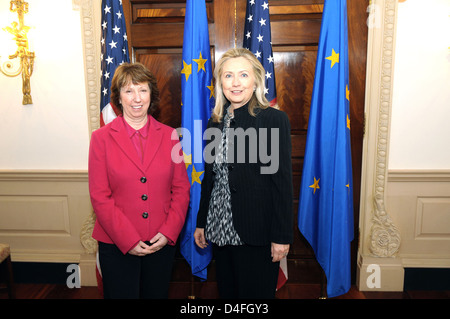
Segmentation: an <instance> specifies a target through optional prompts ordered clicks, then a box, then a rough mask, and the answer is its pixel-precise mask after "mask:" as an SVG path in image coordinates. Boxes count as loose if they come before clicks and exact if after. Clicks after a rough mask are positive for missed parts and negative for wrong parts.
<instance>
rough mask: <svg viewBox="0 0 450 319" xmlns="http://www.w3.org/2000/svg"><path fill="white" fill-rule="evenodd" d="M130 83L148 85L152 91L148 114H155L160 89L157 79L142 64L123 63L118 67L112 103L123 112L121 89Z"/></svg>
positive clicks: (112, 90) (113, 84)
mask: <svg viewBox="0 0 450 319" xmlns="http://www.w3.org/2000/svg"><path fill="white" fill-rule="evenodd" d="M130 83H133V84H137V83H147V84H148V87H149V89H150V94H151V95H150V107H149V108H148V110H147V113H148V114H153V113H154V111H155V110H156V109H158V106H159V89H158V86H157V83H156V77H155V76H154V75H153V74H152V73H151V72H150V71H149V70H148V69H147V68H146V67H145V66H144V65H143V64H141V63H139V62H137V63H123V64H121V65H120V66H118V67H117V69H116V71H115V72H114V76H113V79H112V82H111V103H112V104H114V106H116V107H117V108H118V109H119V110H120V111H121V112H123V107H122V104H121V103H120V89H121V88H122V87H124V86H126V85H128V84H130Z"/></svg>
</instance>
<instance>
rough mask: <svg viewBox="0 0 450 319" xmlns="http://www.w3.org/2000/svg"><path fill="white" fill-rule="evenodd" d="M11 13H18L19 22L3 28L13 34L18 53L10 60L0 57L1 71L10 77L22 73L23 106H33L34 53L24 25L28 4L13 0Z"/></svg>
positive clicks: (27, 28) (11, 56)
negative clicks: (31, 82) (31, 85)
mask: <svg viewBox="0 0 450 319" xmlns="http://www.w3.org/2000/svg"><path fill="white" fill-rule="evenodd" d="M9 10H10V11H11V12H13V13H14V12H17V15H18V16H19V22H16V21H14V22H12V23H11V26H10V27H5V28H3V30H4V31H7V32H9V33H11V34H12V35H13V36H14V40H15V41H16V44H17V51H16V52H15V53H14V54H12V55H9V56H8V58H2V57H1V56H0V71H1V72H2V73H3V74H5V75H7V76H10V77H14V76H17V75H19V74H21V73H22V93H23V101H22V104H23V105H26V104H33V100H32V99H31V87H30V78H31V74H33V67H34V57H35V55H34V52H31V51H30V48H29V43H28V31H29V30H30V27H29V26H26V25H25V24H24V15H25V13H28V2H25V1H22V0H12V1H11V2H10V8H9Z"/></svg>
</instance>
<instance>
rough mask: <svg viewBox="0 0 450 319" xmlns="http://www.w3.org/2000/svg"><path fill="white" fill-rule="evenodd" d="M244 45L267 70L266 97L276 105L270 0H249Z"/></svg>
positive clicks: (271, 103)
mask: <svg viewBox="0 0 450 319" xmlns="http://www.w3.org/2000/svg"><path fill="white" fill-rule="evenodd" d="M243 47H244V48H246V49H248V50H250V51H252V52H253V54H254V55H255V56H256V57H257V58H258V60H259V61H260V62H261V64H262V65H263V67H264V70H266V98H267V100H268V101H269V102H270V105H271V106H273V105H275V104H276V103H277V92H276V87H275V67H274V59H273V53H272V41H271V33H270V18H269V1H268V0H247V13H246V14H245V27H244V44H243Z"/></svg>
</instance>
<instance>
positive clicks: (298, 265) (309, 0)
mask: <svg viewBox="0 0 450 319" xmlns="http://www.w3.org/2000/svg"><path fill="white" fill-rule="evenodd" d="M323 3H324V0H271V1H270V14H271V29H272V44H273V51H274V58H275V77H276V85H277V97H278V103H279V105H280V108H281V109H282V110H283V111H285V112H286V113H287V114H288V116H289V119H290V122H291V128H292V131H291V134H292V150H293V152H292V167H293V173H294V176H293V184H294V198H293V203H294V210H293V212H292V213H293V215H294V220H295V225H294V234H295V239H294V243H293V245H292V246H291V250H290V253H289V255H288V270H289V281H288V285H289V284H292V285H295V284H299V283H319V282H320V280H321V276H322V271H321V269H320V267H319V266H318V264H317V262H316V261H315V258H314V254H313V252H312V250H311V248H310V246H309V244H308V243H307V242H306V241H305V239H304V238H303V236H302V235H301V234H300V232H299V231H298V228H297V226H296V224H297V223H296V221H297V207H298V195H299V189H300V181H301V174H302V166H303V157H304V149H305V143H306V132H307V128H308V119H309V108H310V102H311V94H312V89H313V83H314V72H315V63H316V55H317V49H318V47H317V46H318V41H319V35H320V26H321V18H322V11H323ZM123 4H124V11H125V16H126V19H127V30H128V39H129V46H130V50H132V51H130V52H134V56H135V59H136V61H139V62H142V63H143V64H145V65H146V66H147V67H148V68H149V69H150V70H151V71H152V72H153V73H154V74H155V75H156V77H157V79H158V86H159V88H160V91H161V107H160V109H159V112H158V114H156V115H155V116H156V117H157V118H158V120H160V121H162V122H163V123H166V124H168V125H170V126H172V127H179V126H180V125H181V109H180V104H181V73H180V71H181V65H182V47H183V31H184V14H185V4H186V1H182V0H179V1H176V0H175V1H174V0H171V1H169V0H153V1H152V0H124V1H123ZM206 5H207V15H208V24H209V33H210V34H209V36H210V45H211V52H212V57H213V60H214V61H213V65H214V64H215V62H216V61H217V60H218V59H219V58H220V56H221V55H222V54H223V53H224V52H225V51H226V50H228V49H229V48H232V47H234V46H237V47H241V46H242V42H243V33H244V19H245V10H246V0H207V1H206ZM368 5H369V0H357V1H356V0H348V18H349V60H350V92H351V93H350V96H351V97H350V110H351V120H352V124H351V135H352V156H353V170H354V172H353V176H354V182H353V183H354V206H355V240H354V242H353V246H352V249H353V251H352V258H353V263H352V266H353V277H355V269H356V267H355V266H356V249H357V239H358V234H357V229H358V227H357V226H358V217H359V190H360V179H361V158H362V156H361V152H362V138H363V123H364V91H365V67H366V46H367V27H366V19H367V12H366V8H367V6H368ZM214 281H215V267H214V262H213V263H212V264H211V266H210V268H209V272H208V281H207V283H201V282H199V281H198V279H196V278H194V279H193V278H192V276H191V275H190V269H189V266H188V265H187V263H186V261H185V260H184V259H183V258H182V257H181V255H180V254H179V253H178V255H177V259H176V263H175V268H174V276H173V279H172V282H173V285H172V286H173V287H175V286H177V287H182V286H183V287H186V285H191V284H192V283H194V284H193V286H192V287H194V286H195V291H196V293H199V294H201V295H204V294H205V293H207V294H209V295H210V296H215V294H216V293H217V292H216V286H215V284H214ZM286 289H287V288H286ZM280 293H282V292H280Z"/></svg>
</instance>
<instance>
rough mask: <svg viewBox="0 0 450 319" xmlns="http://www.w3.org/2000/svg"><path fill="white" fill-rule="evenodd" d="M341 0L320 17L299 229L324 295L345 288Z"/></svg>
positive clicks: (348, 180)
mask: <svg viewBox="0 0 450 319" xmlns="http://www.w3.org/2000/svg"><path fill="white" fill-rule="evenodd" d="M349 95H350V92H349V89H348V39H347V3H346V0H326V1H325V5H324V10H323V16H322V27H321V31H320V38H319V50H318V54H317V61H316V73H315V79H314V87H313V94H312V99H311V110H310V116H309V124H308V132H307V139H306V150H305V159H304V163H303V175H302V183H301V188H300V197H299V209H298V227H299V229H300V232H301V233H302V234H303V235H304V236H305V238H306V239H307V240H308V242H309V243H310V245H311V247H312V248H313V249H314V252H315V255H316V258H317V261H318V262H319V264H320V265H321V267H322V268H323V270H324V272H325V274H326V277H327V294H328V297H335V296H338V295H341V294H344V293H346V292H348V290H349V289H350V285H351V282H350V242H351V241H352V240H353V185H352V166H351V150H350V114H349Z"/></svg>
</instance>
